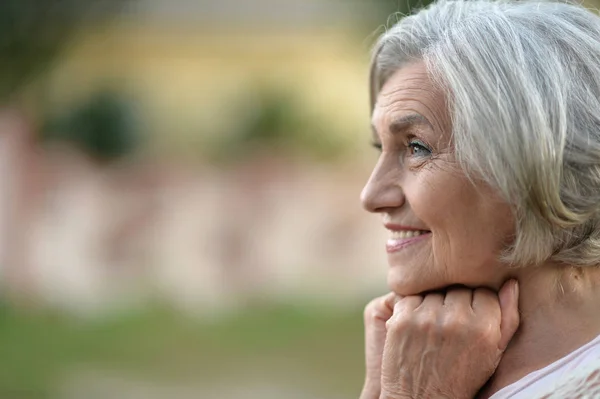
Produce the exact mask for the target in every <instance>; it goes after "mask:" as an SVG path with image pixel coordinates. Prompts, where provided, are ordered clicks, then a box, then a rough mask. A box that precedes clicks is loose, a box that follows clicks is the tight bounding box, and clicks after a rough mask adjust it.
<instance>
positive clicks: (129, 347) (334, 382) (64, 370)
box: [0, 305, 363, 398]
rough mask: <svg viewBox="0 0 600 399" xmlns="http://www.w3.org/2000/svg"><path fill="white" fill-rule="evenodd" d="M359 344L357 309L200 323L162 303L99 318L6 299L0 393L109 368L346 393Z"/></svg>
mask: <svg viewBox="0 0 600 399" xmlns="http://www.w3.org/2000/svg"><path fill="white" fill-rule="evenodd" d="M362 345H363V338H362V317H361V312H360V310H356V311H352V312H336V311H333V310H323V309H315V308H314V307H306V306H291V305H280V306H264V305H263V306H254V307H251V308H247V309H245V310H243V311H240V312H239V314H236V315H231V316H228V317H226V318H223V319H221V320H220V321H213V322H207V321H204V322H203V321H202V320H199V319H190V318H187V317H185V316H183V315H181V314H178V313H176V312H173V311H170V310H168V309H165V308H161V307H153V308H151V309H147V310H145V311H140V312H136V313H130V314H127V315H120V316H118V317H113V318H111V319H110V320H108V319H105V320H103V321H98V320H97V321H89V320H77V319H73V318H69V317H66V316H64V315H57V314H51V313H48V312H42V313H31V312H28V313H27V314H25V313H23V312H20V313H18V312H15V311H13V310H11V309H10V308H7V307H3V308H2V310H1V311H0V397H1V398H53V397H56V396H55V395H56V394H57V392H59V391H60V389H61V386H63V385H64V384H65V382H66V381H68V380H69V379H70V378H71V379H72V378H76V376H77V373H81V372H82V371H83V372H85V371H92V372H93V371H100V372H102V371H106V370H110V372H111V373H113V374H117V375H119V376H123V378H127V376H130V377H133V378H135V379H136V380H147V381H151V382H152V383H157V382H164V383H165V384H177V383H182V384H186V383H189V382H192V383H194V384H196V385H201V386H207V387H208V386H214V385H216V386H218V385H219V384H231V381H236V384H240V385H243V384H245V383H247V384H257V383H258V384H272V383H274V382H275V383H276V384H277V385H278V386H286V387H288V389H290V390H294V389H295V388H297V389H299V390H303V391H306V389H307V388H306V387H307V386H310V387H311V389H312V390H313V391H314V393H315V395H328V394H332V395H335V396H337V397H352V396H356V395H357V393H358V392H359V390H360V386H361V384H362V378H363V368H362V367H363V366H362V362H363V359H362V356H363V346H362ZM311 392H312V391H311Z"/></svg>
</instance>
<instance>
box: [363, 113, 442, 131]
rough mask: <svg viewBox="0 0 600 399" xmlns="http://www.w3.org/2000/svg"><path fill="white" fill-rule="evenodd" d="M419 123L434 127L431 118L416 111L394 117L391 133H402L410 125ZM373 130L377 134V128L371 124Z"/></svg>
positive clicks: (390, 127)
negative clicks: (428, 118)
mask: <svg viewBox="0 0 600 399" xmlns="http://www.w3.org/2000/svg"><path fill="white" fill-rule="evenodd" d="M418 125H421V126H427V127H429V128H430V129H433V126H432V125H431V123H430V122H429V120H427V118H425V117H424V116H423V115H421V114H417V113H416V112H415V113H412V114H408V115H404V116H401V117H399V118H397V119H394V120H393V121H392V123H390V126H389V130H390V133H391V134H393V135H397V134H398V133H401V132H402V131H404V130H406V129H407V128H408V127H410V126H418ZM371 130H373V134H375V135H377V129H375V126H374V125H372V124H371Z"/></svg>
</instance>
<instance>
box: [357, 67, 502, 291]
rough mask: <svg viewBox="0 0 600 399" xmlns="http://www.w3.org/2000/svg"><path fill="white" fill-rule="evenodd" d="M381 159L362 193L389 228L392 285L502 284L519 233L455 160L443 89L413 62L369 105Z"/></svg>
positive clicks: (397, 287) (411, 288) (491, 194)
mask: <svg viewBox="0 0 600 399" xmlns="http://www.w3.org/2000/svg"><path fill="white" fill-rule="evenodd" d="M372 126H373V135H374V143H375V146H376V147H378V148H380V149H381V154H380V157H379V160H378V162H377V164H376V166H375V169H374V170H373V172H372V174H371V177H370V178H369V180H368V182H367V184H366V186H365V187H364V189H363V192H362V194H361V200H362V203H363V206H364V208H365V209H366V210H368V211H369V212H373V213H378V214H380V215H381V216H382V218H383V223H384V225H385V227H386V228H387V229H388V230H389V231H390V235H389V239H388V241H387V245H386V249H387V252H388V262H389V266H390V268H389V272H388V285H389V287H390V289H391V290H392V291H394V292H396V293H397V294H399V295H415V294H419V293H422V292H426V291H431V290H436V289H442V288H444V287H447V286H450V285H454V284H461V285H466V286H469V287H478V286H487V287H489V288H492V289H498V288H499V287H500V286H501V285H502V283H503V282H504V280H505V279H506V278H507V277H508V275H509V273H510V270H509V268H508V267H507V265H503V264H501V262H500V261H499V255H500V253H501V251H502V250H503V249H504V248H505V247H506V245H507V244H508V243H510V240H511V237H512V236H513V234H514V217H513V216H512V212H511V210H510V207H509V206H508V204H506V203H504V202H503V201H502V200H501V199H500V198H499V196H498V195H496V194H495V193H494V191H493V190H492V189H491V188H490V187H489V186H487V185H485V184H483V183H481V184H480V183H477V182H475V183H473V180H469V178H468V177H467V176H466V175H465V173H464V172H463V171H462V170H461V169H460V168H459V166H458V165H457V163H456V162H455V157H454V150H453V143H452V137H451V128H452V126H451V119H450V115H449V111H448V107H447V102H446V97H445V95H444V92H443V91H442V90H441V89H439V88H438V87H436V86H435V85H434V84H433V83H432V81H431V80H430V78H429V75H428V73H427V70H426V67H425V64H424V63H423V62H416V63H413V64H410V65H407V66H405V67H403V68H401V69H400V70H398V71H396V72H395V74H394V75H392V76H391V77H390V78H389V79H388V80H387V82H386V83H385V84H384V86H383V87H382V89H381V91H380V93H379V94H378V97H377V101H376V104H375V107H374V109H373V113H372Z"/></svg>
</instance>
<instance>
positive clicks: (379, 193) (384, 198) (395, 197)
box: [360, 159, 405, 213]
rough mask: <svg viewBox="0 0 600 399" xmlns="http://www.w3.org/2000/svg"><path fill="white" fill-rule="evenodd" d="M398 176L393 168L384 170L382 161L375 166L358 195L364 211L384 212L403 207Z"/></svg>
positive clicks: (403, 198)
mask: <svg viewBox="0 0 600 399" xmlns="http://www.w3.org/2000/svg"><path fill="white" fill-rule="evenodd" d="M400 180H401V179H400V176H399V174H398V173H396V172H395V171H394V170H393V168H386V167H385V161H384V160H383V159H381V160H380V162H379V163H378V164H377V166H376V167H375V169H374V170H373V173H371V177H369V180H368V181H367V184H366V185H365V187H364V188H363V190H362V192H361V194H360V200H361V203H362V206H363V208H364V209H365V210H367V211H369V212H373V213H380V212H386V211H389V210H390V209H393V208H399V207H401V206H402V205H404V201H405V197H404V191H403V190H402V187H401V185H400Z"/></svg>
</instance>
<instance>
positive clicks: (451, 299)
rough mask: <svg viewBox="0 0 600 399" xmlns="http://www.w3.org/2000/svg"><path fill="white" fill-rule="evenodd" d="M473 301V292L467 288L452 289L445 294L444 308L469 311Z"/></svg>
mask: <svg viewBox="0 0 600 399" xmlns="http://www.w3.org/2000/svg"><path fill="white" fill-rule="evenodd" d="M472 301H473V290H470V289H468V288H452V289H450V290H448V292H446V297H445V298H444V306H446V307H449V308H468V309H469V310H470V309H471V302H472Z"/></svg>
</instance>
